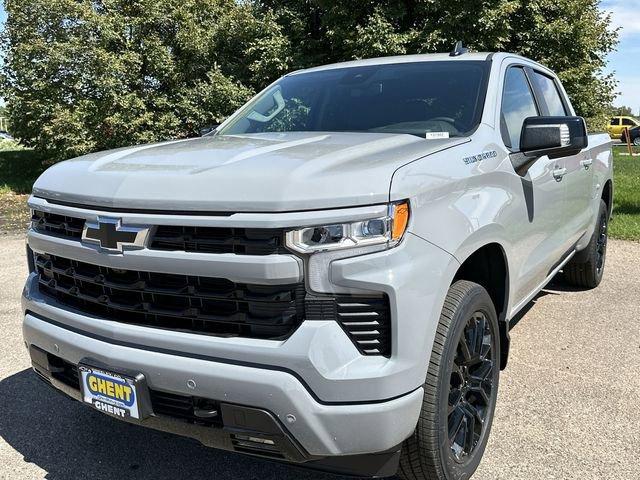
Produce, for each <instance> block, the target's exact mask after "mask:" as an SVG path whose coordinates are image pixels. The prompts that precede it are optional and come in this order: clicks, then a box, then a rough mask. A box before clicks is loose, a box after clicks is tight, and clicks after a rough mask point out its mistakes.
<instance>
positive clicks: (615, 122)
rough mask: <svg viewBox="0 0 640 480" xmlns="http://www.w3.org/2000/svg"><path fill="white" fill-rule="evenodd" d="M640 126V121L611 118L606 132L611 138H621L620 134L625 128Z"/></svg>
mask: <svg viewBox="0 0 640 480" xmlns="http://www.w3.org/2000/svg"><path fill="white" fill-rule="evenodd" d="M637 126H640V120H638V119H636V118H633V117H612V118H611V122H609V126H608V127H607V132H609V136H610V137H611V138H617V139H620V138H622V132H624V129H625V128H629V129H631V128H633V127H637Z"/></svg>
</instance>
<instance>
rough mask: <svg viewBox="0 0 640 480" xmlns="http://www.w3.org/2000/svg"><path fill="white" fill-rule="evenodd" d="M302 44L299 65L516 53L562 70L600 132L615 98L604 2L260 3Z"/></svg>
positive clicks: (613, 36) (581, 110)
mask: <svg viewBox="0 0 640 480" xmlns="http://www.w3.org/2000/svg"><path fill="white" fill-rule="evenodd" d="M259 5H260V6H261V8H262V9H263V10H264V11H275V12H276V15H277V18H278V21H279V23H280V24H281V25H283V26H286V27H287V32H288V34H289V37H290V38H291V41H292V43H293V44H294V45H296V46H297V48H296V51H295V54H294V64H295V65H297V66H299V67H302V66H307V65H313V64H318V63H325V62H334V61H341V60H348V59H357V58H367V57H373V56H379V55H391V54H407V53H432V52H446V51H449V50H450V49H451V48H452V46H453V45H454V43H455V42H456V41H457V40H462V41H464V43H465V45H466V46H468V47H470V48H471V49H473V50H475V51H510V52H514V53H519V54H521V55H524V56H527V57H529V58H532V59H534V60H537V61H539V62H541V63H543V64H545V65H547V66H548V67H549V68H551V69H553V70H555V71H556V72H558V75H559V76H560V78H561V79H562V81H563V84H564V86H565V88H566V89H567V92H568V94H569V95H570V97H571V99H572V103H573V105H574V107H575V108H576V111H577V112H578V114H579V115H583V116H585V117H587V118H588V120H589V122H590V123H591V124H592V126H594V127H595V128H602V127H603V126H604V123H603V122H605V121H606V115H607V113H606V112H607V106H608V105H610V103H611V101H612V100H613V97H614V95H615V92H614V89H615V82H614V80H613V77H612V75H606V74H604V73H603V68H604V66H605V65H606V56H607V54H608V53H609V52H611V51H612V50H613V49H614V48H615V46H616V43H617V32H616V31H615V30H613V29H612V28H611V26H610V25H611V22H610V18H609V16H608V15H606V14H604V13H602V12H601V11H600V10H599V9H598V0H485V1H483V2H477V1H472V0H463V1H458V2H434V1H432V0H383V1H380V2H373V1H366V2H338V1H333V0H284V1H275V0H262V1H261V2H259Z"/></svg>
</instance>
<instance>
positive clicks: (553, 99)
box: [529, 69, 593, 249]
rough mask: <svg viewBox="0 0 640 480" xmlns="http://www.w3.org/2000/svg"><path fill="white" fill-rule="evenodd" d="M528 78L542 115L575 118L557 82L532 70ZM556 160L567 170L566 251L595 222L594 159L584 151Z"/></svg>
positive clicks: (563, 183)
mask: <svg viewBox="0 0 640 480" xmlns="http://www.w3.org/2000/svg"><path fill="white" fill-rule="evenodd" d="M529 77H530V78H531V84H532V86H533V88H534V93H535V94H536V97H537V99H538V104H539V107H540V110H541V111H542V112H543V113H542V114H543V115H547V116H552V117H564V116H570V115H573V112H572V111H571V107H570V106H569V102H568V100H567V99H566V98H565V96H564V93H563V92H562V91H561V89H560V87H559V85H558V81H557V80H556V79H555V78H553V77H551V76H549V75H547V74H546V73H544V72H541V71H539V70H535V69H532V70H529ZM556 160H558V161H563V163H564V167H563V168H565V169H566V172H565V175H564V176H563V177H562V178H561V179H560V183H562V185H563V188H564V192H565V209H566V210H565V211H564V212H563V213H562V216H563V217H564V218H565V220H566V223H565V224H564V226H563V228H564V229H565V232H566V245H565V248H567V249H569V248H571V247H572V246H573V245H574V244H575V243H576V242H577V241H578V240H579V239H580V237H581V236H582V235H583V234H584V232H585V231H586V230H587V229H588V228H589V226H590V223H591V221H592V216H593V215H592V213H593V212H592V211H591V209H590V208H589V206H590V200H591V194H592V185H593V169H592V168H591V164H592V159H591V158H590V157H589V150H588V149H585V150H583V151H582V152H580V153H578V154H577V155H570V156H567V157H563V158H558V159H556Z"/></svg>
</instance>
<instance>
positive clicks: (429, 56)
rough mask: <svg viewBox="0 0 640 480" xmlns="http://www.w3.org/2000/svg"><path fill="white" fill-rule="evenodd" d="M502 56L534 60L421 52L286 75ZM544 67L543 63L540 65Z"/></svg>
mask: <svg viewBox="0 0 640 480" xmlns="http://www.w3.org/2000/svg"><path fill="white" fill-rule="evenodd" d="M496 57H499V58H504V57H516V58H522V59H524V60H527V61H528V62H533V63H537V62H534V61H533V60H530V59H528V58H525V57H522V56H520V55H516V54H514V53H506V52H494V53H491V52H469V53H464V54H462V55H458V56H455V57H452V56H451V55H449V54H448V53H423V54H419V55H396V56H392V57H378V58H366V59H363V60H352V61H348V62H340V63H331V64H328V65H321V66H318V67H311V68H307V69H304V70H297V71H295V72H291V73H289V74H288V75H296V74H298V73H309V72H319V71H323V70H333V69H337V68H350V67H365V66H371V65H391V64H394V63H415V62H437V61H448V62H467V61H473V60H475V61H484V60H488V59H489V58H496ZM540 66H542V67H544V66H543V65H540Z"/></svg>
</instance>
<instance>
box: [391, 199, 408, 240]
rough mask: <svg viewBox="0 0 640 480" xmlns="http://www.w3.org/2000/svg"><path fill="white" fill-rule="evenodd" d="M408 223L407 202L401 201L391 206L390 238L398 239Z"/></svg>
mask: <svg viewBox="0 0 640 480" xmlns="http://www.w3.org/2000/svg"><path fill="white" fill-rule="evenodd" d="M408 224H409V203H408V202H402V203H398V204H396V205H394V207H393V227H392V228H391V239H392V240H400V239H401V238H402V236H403V235H404V231H405V230H406V229H407V225H408Z"/></svg>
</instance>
